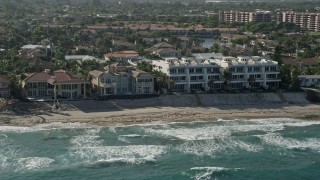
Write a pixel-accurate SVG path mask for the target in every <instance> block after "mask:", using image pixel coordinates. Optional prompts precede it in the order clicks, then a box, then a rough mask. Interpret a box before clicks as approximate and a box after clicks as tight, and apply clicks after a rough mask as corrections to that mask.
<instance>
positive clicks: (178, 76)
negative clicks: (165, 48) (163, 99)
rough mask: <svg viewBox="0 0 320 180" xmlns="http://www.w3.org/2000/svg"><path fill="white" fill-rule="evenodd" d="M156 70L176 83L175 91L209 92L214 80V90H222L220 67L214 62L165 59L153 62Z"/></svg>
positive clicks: (190, 59) (192, 59)
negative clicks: (210, 81)
mask: <svg viewBox="0 0 320 180" xmlns="http://www.w3.org/2000/svg"><path fill="white" fill-rule="evenodd" d="M152 65H153V66H154V69H155V70H159V71H161V72H163V73H165V74H167V75H168V76H169V78H170V80H173V81H174V88H173V89H174V90H176V91H180V92H190V91H191V90H198V91H208V90H209V85H208V82H209V80H210V79H213V81H214V82H213V84H212V88H215V89H220V88H221V84H222V83H223V80H222V79H221V73H220V65H218V64H216V63H215V62H212V60H210V59H209V60H201V59H197V60H195V59H194V58H182V59H177V58H165V60H155V61H153V62H152Z"/></svg>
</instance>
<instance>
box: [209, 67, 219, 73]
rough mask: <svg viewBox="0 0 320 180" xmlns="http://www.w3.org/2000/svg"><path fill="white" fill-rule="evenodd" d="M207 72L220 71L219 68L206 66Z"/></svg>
mask: <svg viewBox="0 0 320 180" xmlns="http://www.w3.org/2000/svg"><path fill="white" fill-rule="evenodd" d="M207 73H216V74H218V73H220V69H219V68H207Z"/></svg>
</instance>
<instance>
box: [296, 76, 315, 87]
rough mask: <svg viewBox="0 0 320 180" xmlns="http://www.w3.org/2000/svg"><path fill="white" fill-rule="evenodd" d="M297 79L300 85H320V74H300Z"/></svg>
mask: <svg viewBox="0 0 320 180" xmlns="http://www.w3.org/2000/svg"><path fill="white" fill-rule="evenodd" d="M298 79H299V81H300V86H302V87H313V86H320V75H300V76H298Z"/></svg>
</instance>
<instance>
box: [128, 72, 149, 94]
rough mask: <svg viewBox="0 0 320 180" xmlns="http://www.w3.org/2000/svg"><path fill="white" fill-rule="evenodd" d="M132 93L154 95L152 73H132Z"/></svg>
mask: <svg viewBox="0 0 320 180" xmlns="http://www.w3.org/2000/svg"><path fill="white" fill-rule="evenodd" d="M132 93H133V94H153V93H154V77H153V75H151V74H150V73H147V72H144V71H140V70H134V71H132Z"/></svg>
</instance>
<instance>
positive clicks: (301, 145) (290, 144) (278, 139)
mask: <svg viewBox="0 0 320 180" xmlns="http://www.w3.org/2000/svg"><path fill="white" fill-rule="evenodd" d="M258 137H259V138H260V139H261V140H262V141H263V142H264V143H266V144H269V145H272V146H277V147H282V148H287V149H301V150H305V149H310V150H313V151H316V152H320V139H316V138H306V139H305V140H297V139H292V138H284V137H282V136H281V135H280V134H278V133H270V134H266V135H259V136H258Z"/></svg>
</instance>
